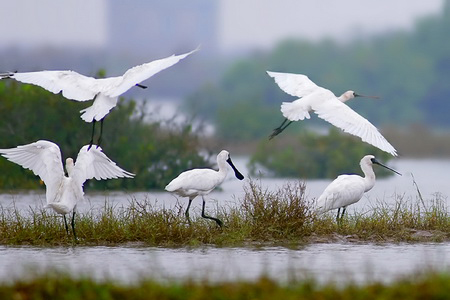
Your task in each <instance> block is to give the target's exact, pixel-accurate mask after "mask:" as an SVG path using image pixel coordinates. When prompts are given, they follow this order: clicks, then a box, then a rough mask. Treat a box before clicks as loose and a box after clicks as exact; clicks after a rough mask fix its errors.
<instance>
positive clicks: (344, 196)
mask: <svg viewBox="0 0 450 300" xmlns="http://www.w3.org/2000/svg"><path fill="white" fill-rule="evenodd" d="M373 164H376V165H380V166H382V167H385V168H386V169H388V170H390V171H392V172H394V173H397V174H398V175H400V176H401V175H402V174H400V173H399V172H397V171H395V170H393V169H391V168H389V167H388V166H385V165H383V164H382V163H380V162H379V161H378V160H377V159H376V158H375V156H373V155H366V156H364V157H363V158H362V159H361V162H360V163H359V165H360V166H361V170H362V171H363V173H364V177H361V176H359V175H340V176H338V177H337V178H336V179H335V180H333V182H331V183H330V184H329V185H328V186H327V187H326V189H325V190H324V191H323V193H322V195H320V197H319V199H317V210H318V212H319V213H324V212H326V211H329V210H332V209H336V208H337V209H338V212H337V216H336V221H337V222H339V211H340V210H341V207H342V208H343V210H342V215H341V219H342V218H343V217H344V213H345V209H346V208H347V206H349V205H350V204H353V203H356V202H358V201H359V200H360V199H361V198H362V196H363V195H364V193H365V192H368V191H370V190H371V189H372V188H373V186H374V185H375V173H374V172H373V168H372V166H373Z"/></svg>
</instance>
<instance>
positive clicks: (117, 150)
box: [0, 80, 209, 190]
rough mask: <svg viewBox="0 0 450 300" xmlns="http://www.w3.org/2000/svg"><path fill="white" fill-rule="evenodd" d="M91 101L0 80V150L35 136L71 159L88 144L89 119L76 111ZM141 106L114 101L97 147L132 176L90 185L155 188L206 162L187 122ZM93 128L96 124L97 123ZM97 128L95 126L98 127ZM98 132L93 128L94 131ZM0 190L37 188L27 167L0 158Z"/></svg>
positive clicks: (92, 182)
mask: <svg viewBox="0 0 450 300" xmlns="http://www.w3.org/2000/svg"><path fill="white" fill-rule="evenodd" d="M91 103H92V102H76V101H70V100H67V99H65V98H64V97H62V96H61V95H60V94H58V95H54V94H52V93H50V92H48V91H46V90H44V89H42V88H40V87H36V86H33V85H27V84H20V83H17V82H16V81H14V80H2V81H0V115H1V117H0V136H1V137H2V138H1V139H0V148H13V147H16V146H18V145H23V144H28V143H32V142H35V141H37V140H40V139H45V140H49V141H52V142H54V143H56V144H58V145H59V147H60V149H61V152H62V159H63V161H64V162H65V159H66V158H67V157H72V158H74V159H76V157H77V155H78V152H79V150H80V148H81V147H82V146H83V145H85V144H88V143H89V140H90V135H91V130H92V123H86V122H84V121H83V120H81V119H80V113H79V111H80V110H81V109H83V108H86V107H87V106H89V105H91ZM146 117H148V116H147V114H146V112H145V109H144V108H141V107H138V106H137V103H136V102H135V101H133V100H129V101H125V100H124V99H123V98H121V99H120V100H119V104H118V106H117V107H115V108H114V109H113V110H112V111H111V113H110V114H109V115H108V116H107V117H106V118H105V121H104V124H105V126H104V131H103V141H102V145H101V146H102V149H103V151H104V153H105V154H106V155H107V156H108V157H109V158H111V159H112V160H113V161H115V162H116V163H117V164H118V165H119V166H120V167H122V168H123V169H125V170H127V171H129V172H132V173H135V174H136V177H135V178H134V179H114V180H104V181H97V180H89V181H88V182H87V183H86V184H85V186H89V187H92V188H93V189H122V190H123V189H128V190H142V189H159V188H163V187H164V186H165V185H166V184H167V183H168V182H169V181H170V180H172V179H173V178H174V177H176V176H177V175H178V174H179V173H180V172H182V171H184V170H186V169H190V168H193V167H199V166H209V163H208V162H207V160H206V158H204V157H202V156H201V155H200V154H199V151H200V149H199V147H200V146H199V141H198V139H197V137H196V136H195V135H194V134H193V132H192V130H191V126H190V125H189V124H183V125H175V124H168V125H167V124H162V123H161V122H148V121H146V120H145V119H146ZM97 127H99V126H97ZM98 129H99V128H97V130H98ZM96 134H98V132H97V133H96ZM0 169H1V170H2V172H0V189H32V188H38V187H39V186H42V187H43V184H42V183H40V181H39V179H38V178H37V177H36V176H35V175H34V174H33V173H32V172H31V171H29V170H25V169H23V168H22V167H20V166H18V165H16V164H14V163H11V162H9V161H8V160H6V159H5V158H3V157H0Z"/></svg>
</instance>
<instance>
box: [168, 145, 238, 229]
mask: <svg viewBox="0 0 450 300" xmlns="http://www.w3.org/2000/svg"><path fill="white" fill-rule="evenodd" d="M227 163H228V164H229V165H230V166H231V168H233V170H234V174H235V176H236V177H237V178H238V179H239V180H242V179H244V176H243V175H242V174H241V173H240V172H239V171H238V170H237V169H236V167H235V166H234V165H233V162H232V161H231V158H230V154H229V153H228V151H226V150H222V151H220V153H219V154H218V155H217V165H218V166H219V170H218V171H215V170H212V169H193V170H189V171H185V172H183V173H181V174H180V175H178V177H177V178H175V179H173V180H172V181H171V182H170V183H169V184H168V185H167V186H166V191H168V192H171V193H175V194H177V195H178V196H181V197H188V198H189V203H188V206H187V209H186V212H185V215H186V219H187V220H188V222H189V223H190V219H189V208H190V207H191V203H192V200H194V198H195V197H197V196H198V195H201V196H202V200H203V205H202V217H203V218H206V219H211V220H214V221H216V223H217V225H219V226H221V227H222V224H223V222H222V221H221V220H219V219H217V218H213V217H210V216H207V215H205V198H204V195H207V194H209V193H211V191H212V190H214V189H215V188H216V187H217V186H218V185H220V184H221V183H222V182H223V181H224V180H225V178H226V177H227V173H228V166H227Z"/></svg>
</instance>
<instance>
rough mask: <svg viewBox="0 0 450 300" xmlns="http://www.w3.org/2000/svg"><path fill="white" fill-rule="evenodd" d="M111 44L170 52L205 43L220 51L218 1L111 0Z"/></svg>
mask: <svg viewBox="0 0 450 300" xmlns="http://www.w3.org/2000/svg"><path fill="white" fill-rule="evenodd" d="M108 4H109V8H108V9H109V11H108V17H109V25H108V30H109V32H108V36H109V40H108V44H109V45H110V47H114V49H115V51H118V52H119V53H121V52H122V54H127V52H131V51H132V52H133V54H134V55H136V54H137V53H139V54H142V53H147V54H148V53H151V54H152V55H154V54H156V55H167V54H170V53H172V52H177V53H181V52H183V51H187V50H190V49H193V48H195V47H197V46H198V45H201V46H202V48H204V49H205V50H207V51H204V52H205V53H209V54H210V55H214V54H216V52H217V48H218V42H217V39H218V38H217V36H218V34H217V31H218V30H217V27H218V24H217V23H218V22H217V18H218V1H213V0H189V1H186V0H135V1H123V0H110V1H109V2H108Z"/></svg>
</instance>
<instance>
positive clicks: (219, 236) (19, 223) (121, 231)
mask: <svg viewBox="0 0 450 300" xmlns="http://www.w3.org/2000/svg"><path fill="white" fill-rule="evenodd" d="M239 200H240V203H239V204H238V205H237V206H235V207H230V208H225V207H218V208H217V209H216V211H210V212H209V214H210V215H213V216H217V217H219V218H220V219H222V220H223V221H224V224H225V226H224V227H223V228H219V227H217V225H216V224H215V222H211V221H210V220H205V219H203V218H201V217H200V216H198V217H197V218H193V219H192V223H191V225H188V224H187V222H186V219H185V216H184V207H181V206H180V207H175V208H174V209H161V208H157V207H154V206H152V205H151V204H150V201H147V200H142V201H137V200H135V199H131V200H129V201H130V203H129V205H128V206H127V207H113V206H111V205H109V204H108V203H106V204H105V205H104V207H103V208H102V209H100V210H95V211H94V210H92V211H91V212H89V213H84V214H80V215H77V217H76V230H77V235H78V244H79V245H112V244H123V243H134V242H138V243H140V244H142V245H147V246H166V247H177V246H186V245H190V246H199V245H205V244H210V245H211V244H212V245H217V246H245V245H253V244H265V245H287V246H289V245H291V246H296V245H301V244H305V243H311V242H332V241H342V240H346V241H369V242H430V241H432V242H441V241H448V240H450V216H449V213H448V210H447V207H446V206H445V204H444V200H442V199H439V198H436V199H432V201H427V202H429V203H430V204H428V205H425V204H424V202H423V201H421V199H420V198H418V199H402V198H401V197H398V198H397V199H396V203H395V205H388V204H386V203H383V202H379V203H378V204H377V205H376V206H375V207H373V208H372V209H371V210H369V211H366V212H364V213H356V214H353V215H349V216H347V217H346V218H345V220H344V221H343V222H342V224H341V225H340V226H338V225H337V224H336V222H335V219H334V212H333V213H330V214H324V215H319V216H318V215H316V214H315V213H314V211H313V210H312V206H313V205H312V204H313V203H312V202H311V200H309V199H306V197H305V186H304V185H303V184H302V183H298V184H290V185H286V186H284V187H283V188H280V189H279V190H277V191H269V190H266V189H264V188H263V187H261V186H260V185H259V184H258V182H255V181H253V182H250V183H249V184H248V185H246V186H245V196H244V198H243V199H239ZM191 217H192V216H191ZM73 243H74V241H73V238H72V237H71V236H68V235H67V234H66V232H65V230H64V225H63V220H62V218H61V217H60V216H57V215H55V214H54V213H53V212H52V211H50V210H44V209H35V210H31V208H30V211H29V212H20V211H18V210H17V209H14V208H13V209H4V208H2V209H1V210H0V244H3V245H39V246H53V245H68V244H73Z"/></svg>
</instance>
